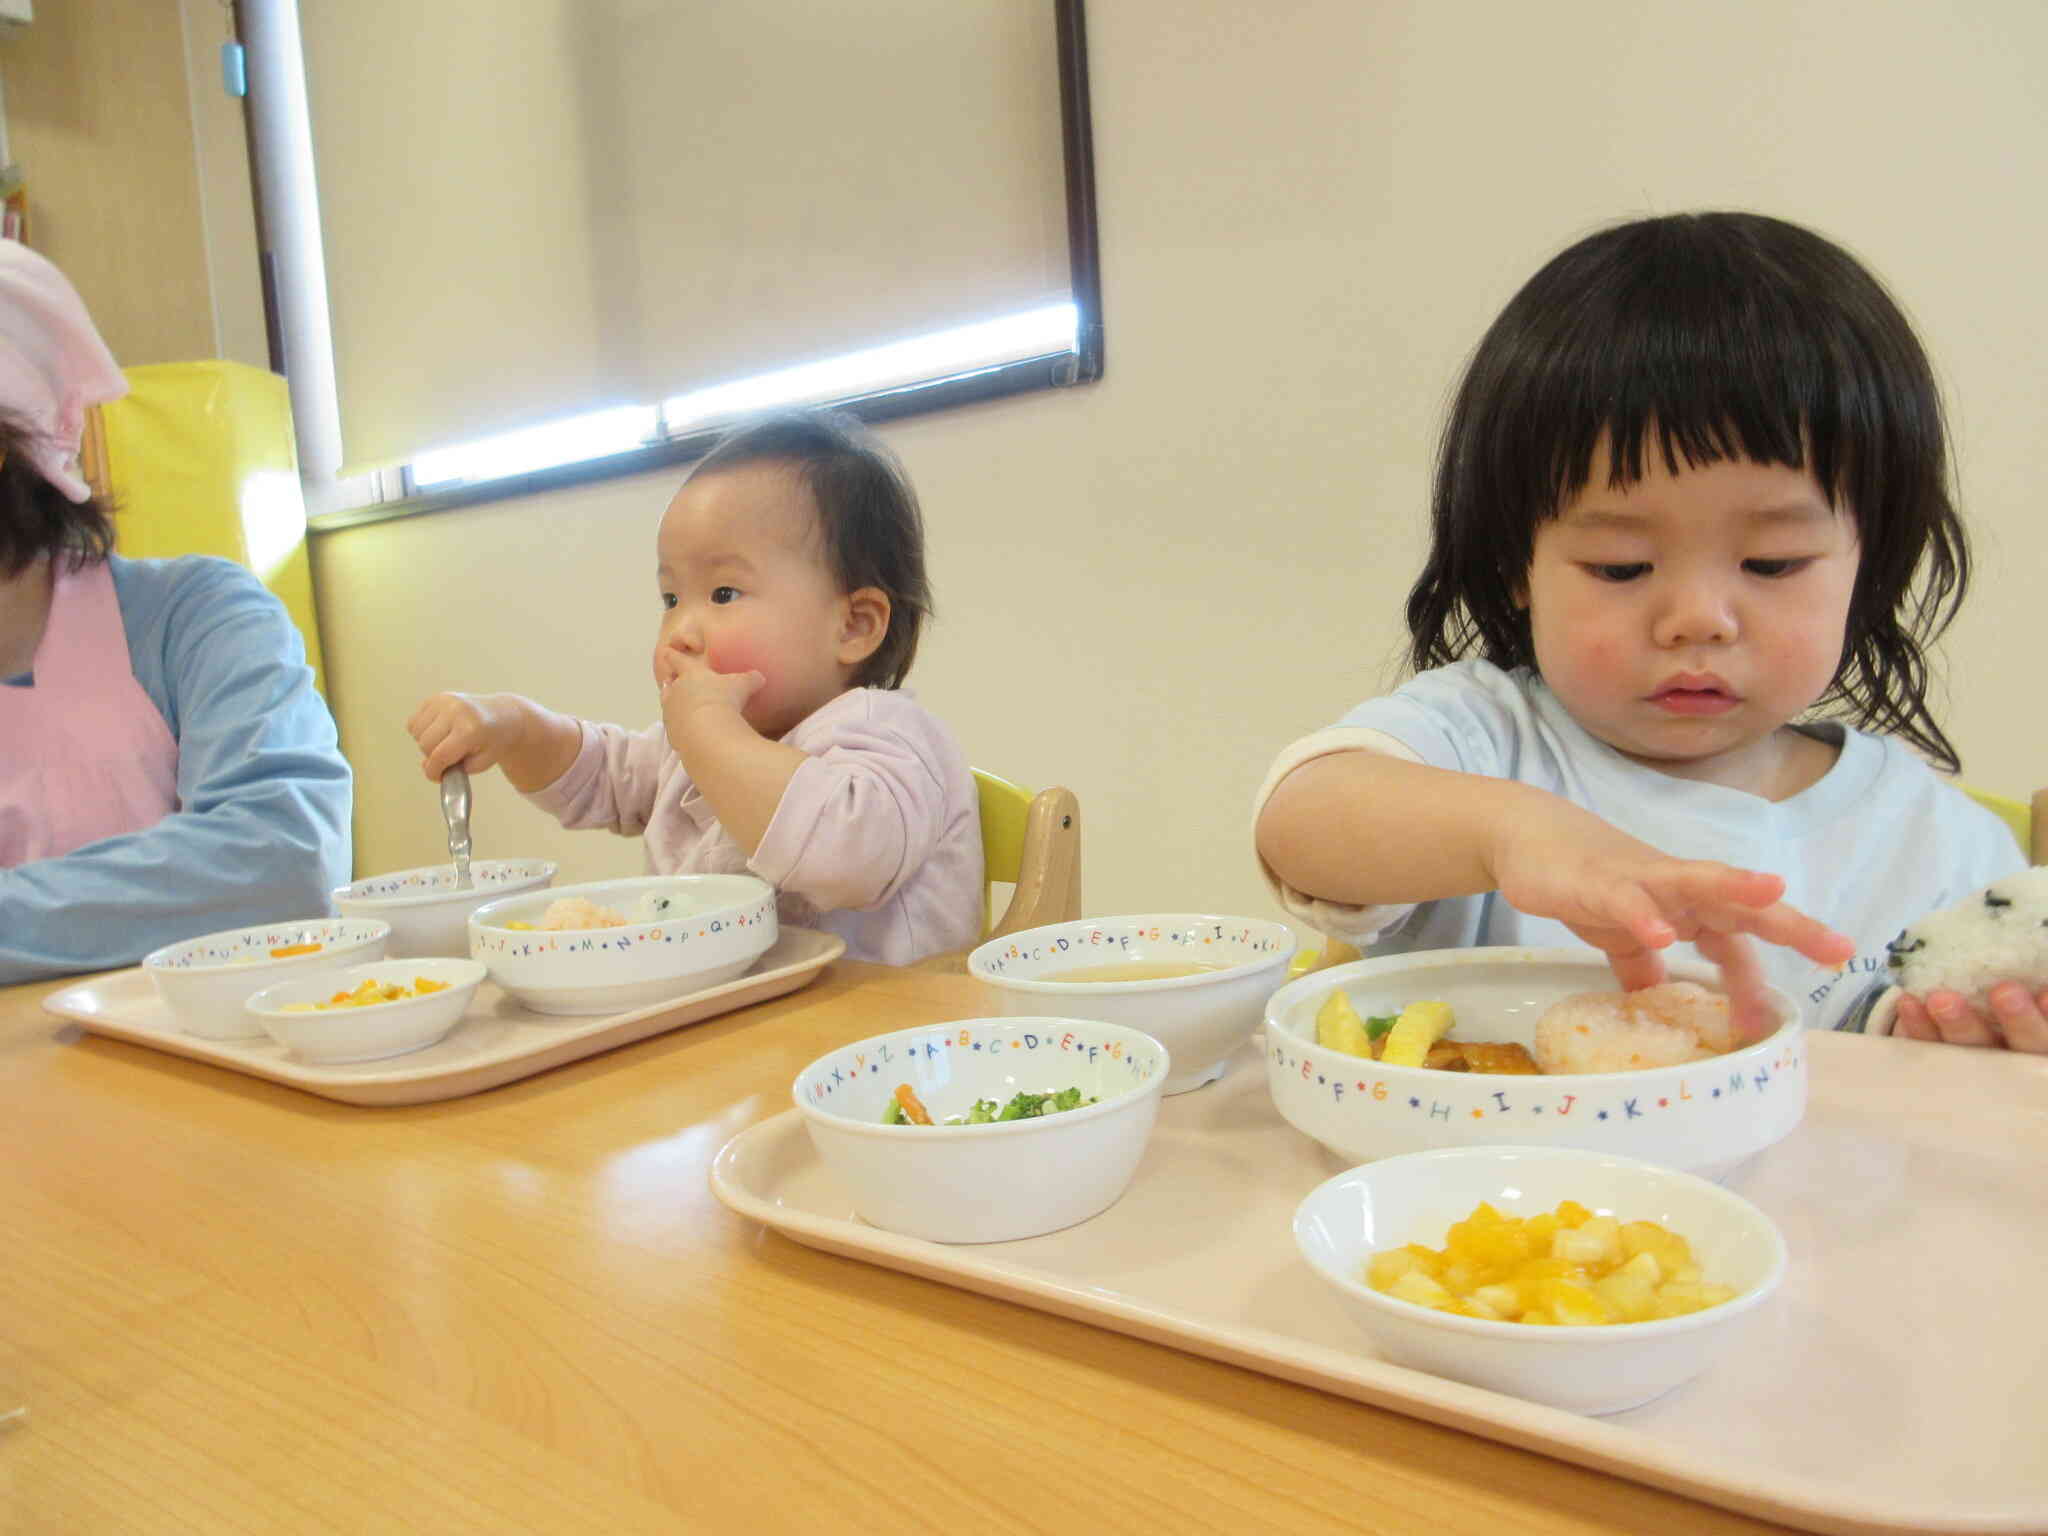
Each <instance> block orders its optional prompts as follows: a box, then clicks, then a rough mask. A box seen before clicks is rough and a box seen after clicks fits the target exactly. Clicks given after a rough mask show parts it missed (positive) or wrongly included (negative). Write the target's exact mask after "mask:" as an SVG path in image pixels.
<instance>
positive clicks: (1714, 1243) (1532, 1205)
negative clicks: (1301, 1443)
mask: <svg viewBox="0 0 2048 1536" xmlns="http://www.w3.org/2000/svg"><path fill="white" fill-rule="evenodd" d="M1482 1200H1485V1201H1488V1202H1490V1203H1491V1204H1492V1205H1493V1206H1494V1207H1495V1208H1496V1209H1498V1210H1499V1211H1500V1212H1501V1213H1502V1214H1503V1215H1507V1216H1522V1217H1529V1216H1536V1215H1540V1214H1541V1213H1542V1212H1544V1211H1549V1210H1554V1209H1556V1207H1557V1205H1558V1203H1559V1202H1560V1201H1563V1200H1576V1201H1578V1202H1579V1203H1580V1204H1581V1205H1584V1206H1586V1207H1588V1208H1589V1209H1591V1210H1592V1212H1593V1213H1594V1214H1595V1215H1612V1216H1614V1217H1616V1218H1617V1219H1619V1220H1621V1221H1654V1222H1656V1223H1657V1224H1658V1225H1659V1226H1661V1227H1664V1228H1665V1229H1666V1230H1667V1231H1671V1232H1675V1233H1677V1234H1678V1235H1679V1236H1681V1237H1683V1238H1685V1240H1686V1241H1687V1242H1689V1243H1690V1244H1691V1245H1692V1250H1693V1255H1694V1257H1695V1258H1696V1259H1697V1260H1698V1261H1699V1265H1700V1269H1701V1272H1702V1275H1703V1276H1704V1278H1705V1279H1706V1280H1707V1281H1708V1282H1709V1283H1711V1284H1717V1285H1727V1286H1732V1287H1734V1289H1735V1292H1736V1294H1735V1296H1734V1297H1733V1299H1731V1300H1729V1301H1724V1302H1722V1303H1721V1304H1720V1305H1718V1306H1713V1307H1708V1308H1707V1309H1706V1310H1704V1311H1701V1312H1692V1313H1688V1314H1687V1315H1685V1316H1683V1317H1671V1318H1662V1319H1659V1320H1657V1321H1654V1322H1647V1323H1615V1324H1611V1325H1609V1326H1606V1327H1576V1328H1575V1327H1566V1328H1557V1327H1539V1326H1534V1325H1531V1324H1526V1323H1498V1322H1489V1321H1487V1320H1485V1319H1483V1318H1476V1317H1459V1316H1456V1315H1454V1314H1451V1313H1448V1312H1437V1311H1433V1310H1431V1309H1430V1308H1428V1307H1424V1306H1418V1305H1416V1304H1415V1303H1413V1302H1407V1301H1402V1300H1400V1299H1399V1298H1397V1297H1393V1296H1388V1295H1386V1294H1384V1293H1382V1292H1380V1291H1376V1290H1374V1289H1373V1288H1372V1287H1371V1286H1370V1285H1368V1284H1367V1283H1366V1281H1365V1265H1366V1262H1367V1260H1369V1259H1370V1258H1371V1257H1372V1256H1373V1255H1374V1254H1375V1253H1379V1252H1382V1251H1384V1250H1386V1249H1388V1248H1398V1247H1400V1246H1401V1245H1402V1244H1404V1243H1421V1244H1422V1245H1424V1246H1425V1247H1429V1248H1442V1247H1443V1246H1444V1242H1445V1238H1446V1235H1447V1233H1448V1232H1449V1230H1450V1227H1451V1224H1452V1223H1453V1222H1457V1221H1463V1220H1464V1219H1465V1218H1466V1217H1467V1216H1469V1215H1471V1214H1472V1210H1473V1207H1474V1206H1476V1205H1478V1204H1479V1202H1480V1201H1482ZM1294 1240H1295V1243H1296V1245H1297V1246H1298V1247H1299V1248H1300V1250H1301V1256H1302V1257H1303V1258H1304V1259H1306V1260H1307V1261H1308V1264H1309V1267H1310V1268H1312V1269H1313V1270H1315V1272H1316V1273H1317V1274H1318V1275H1320V1276H1321V1277H1322V1278H1323V1279H1324V1280H1326V1281H1328V1282H1329V1284H1330V1285H1331V1286H1332V1287H1333V1288H1334V1289H1335V1290H1336V1292H1337V1294H1338V1296H1339V1297H1340V1298H1342V1300H1343V1302H1344V1305H1345V1308H1346V1310H1348V1311H1349V1312H1350V1314H1351V1316H1352V1318H1353V1319H1354V1320H1355V1321H1356V1322H1357V1323H1358V1325H1359V1327H1360V1328H1362V1329H1363V1330H1364V1331H1365V1333H1366V1334H1367V1335H1368V1336H1369V1337H1370V1338H1371V1339H1372V1341H1373V1344H1374V1346H1375V1348H1376V1349H1377V1350H1378V1352H1379V1353H1380V1355H1381V1356H1383V1357H1384V1358H1385V1359H1387V1360H1390V1361H1392V1362H1393V1363H1394V1364H1396V1365H1404V1366H1408V1367H1410V1368H1412V1369H1415V1370H1419V1371H1428V1372H1430V1373H1432V1374H1434V1375H1438V1376H1448V1377H1450V1378H1452V1379H1453V1380H1456V1381H1464V1382H1469V1383H1471V1384H1472V1385H1474V1386H1479V1387H1488V1388H1491V1389H1492V1390H1493V1391H1496V1392H1506V1393H1508V1394H1510V1395H1512V1396H1515V1397H1521V1398H1527V1399H1528V1400H1529V1401H1531V1402H1537V1403H1548V1404H1550V1405H1551V1406H1552V1407H1557V1408H1568V1409H1571V1410H1572V1411H1573V1412H1575V1413H1620V1412H1621V1411H1622V1410H1623V1409H1627V1408H1635V1407H1639V1406H1640V1405H1642V1404H1644V1403H1647V1402H1649V1401H1650V1400H1651V1399H1652V1398H1655V1397H1659V1396H1661V1395H1663V1394H1664V1393H1665V1392H1668V1391H1670V1390H1671V1389H1672V1388H1673V1387H1675V1386H1677V1385H1678V1384H1679V1383H1680V1382H1683V1381H1689V1380H1690V1379H1691V1378H1692V1377H1694V1376H1696V1375H1698V1374H1699V1373H1700V1372H1701V1371H1702V1370H1704V1369H1705V1368H1706V1367H1707V1366H1708V1365H1710V1364H1711V1363H1712V1362H1713V1361H1714V1360H1715V1359H1716V1358H1717V1357H1719V1356H1722V1355H1725V1354H1726V1353H1727V1352H1728V1351H1729V1349H1730V1348H1731V1347H1734V1345H1735V1344H1736V1342H1737V1338H1736V1336H1737V1335H1738V1334H1739V1332H1740V1331H1741V1328H1742V1325H1743V1324H1744V1323H1745V1322H1746V1321H1747V1319H1748V1318H1749V1317H1750V1315H1751V1314H1752V1313H1754V1312H1755V1311H1756V1309H1757V1307H1758V1306H1760V1305H1761V1304H1762V1303H1763V1302H1764V1300H1765V1299H1766V1298H1767V1297H1769V1296H1770V1294H1771V1293H1772V1292H1773V1291H1774V1290H1776V1289H1777V1286H1778V1282H1779V1281H1780V1280H1781V1279H1783V1278H1784V1274H1785V1240H1784V1238H1783V1237H1782V1236H1781V1235H1780V1234H1779V1232H1778V1229H1777V1226H1776V1225H1775V1224H1774V1223H1773V1222H1772V1221H1771V1219H1770V1217H1768V1216H1766V1215H1765V1214H1764V1213H1763V1212H1762V1211H1760V1210H1758V1209H1757V1208H1756V1207H1755V1206H1754V1205H1752V1204H1750V1203H1749V1201H1747V1200H1744V1199H1743V1198H1741V1197H1740V1196H1739V1195H1734V1194H1730V1193H1729V1192H1728V1191H1727V1190H1725V1189H1723V1188H1721V1186H1720V1185H1718V1184H1713V1183H1710V1182H1709V1181H1707V1180H1705V1179H1701V1178H1695V1177H1694V1176H1693V1175H1691V1174H1686V1173H1674V1172H1673V1171H1671V1170H1670V1169H1668V1168H1659V1167H1656V1166H1655V1165H1653V1164H1650V1163H1645V1162H1640V1161H1638V1160H1636V1159H1634V1158H1625V1157H1614V1156H1610V1155H1608V1154H1605V1153H1600V1152H1582V1151H1577V1150H1573V1149H1569V1148H1563V1147H1454V1148H1448V1149H1445V1150H1442V1151H1437V1152H1415V1153H1411V1154H1409V1155H1407V1156H1405V1157H1389V1158H1385V1159H1382V1160H1381V1161H1379V1162H1377V1163H1368V1164H1366V1165H1365V1166H1364V1167H1362V1168H1353V1169H1351V1170H1350V1171H1349V1172H1348V1173H1340V1174H1338V1175H1337V1177H1335V1178H1334V1179H1331V1180H1329V1181H1328V1182H1326V1183H1324V1184H1321V1185H1319V1186H1318V1187H1317V1188H1316V1189H1314V1190H1313V1191H1311V1192H1310V1194H1309V1196H1308V1198H1307V1199H1305V1200H1303V1201H1302V1202H1301V1205H1300V1206H1299V1208H1298V1209H1297V1210H1296V1211H1295V1215H1294Z"/></svg>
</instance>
